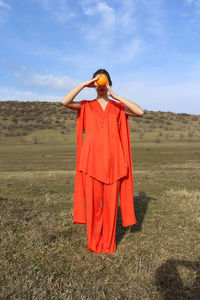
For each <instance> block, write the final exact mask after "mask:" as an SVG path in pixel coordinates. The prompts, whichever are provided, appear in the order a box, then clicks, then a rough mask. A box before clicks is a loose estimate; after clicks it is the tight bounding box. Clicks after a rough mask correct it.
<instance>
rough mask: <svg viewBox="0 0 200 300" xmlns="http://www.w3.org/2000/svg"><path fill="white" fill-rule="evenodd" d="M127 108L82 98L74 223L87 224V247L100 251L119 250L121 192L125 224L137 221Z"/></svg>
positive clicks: (113, 103)
mask: <svg viewBox="0 0 200 300" xmlns="http://www.w3.org/2000/svg"><path fill="white" fill-rule="evenodd" d="M124 107H125V105H124V104H123V103H119V102H116V101H113V100H110V101H109V102H108V103H107V106H106V108H105V110H103V108H102V107H101V104H100V103H99V102H98V101H97V100H96V99H95V100H92V101H88V100H82V101H81V109H80V110H79V111H78V112H77V119H76V137H77V153H76V176H75V185H74V201H73V208H74V221H73V222H74V224H86V223H87V237H88V248H89V249H90V250H91V251H94V252H96V253H99V252H102V251H103V252H106V253H110V252H114V251H115V249H116V246H115V231H116V220H117V207H118V194H119V193H120V207H121V215H122V224H123V226H130V225H134V224H136V219H135V212H134V204H133V174H132V156H131V146H130V134H129V120H128V115H126V114H125V110H124ZM84 130H85V137H84V141H83V131H84ZM102 197H103V208H102V207H101V205H102V202H101V200H102ZM85 202H86V203H85ZM102 225H103V234H101V227H102Z"/></svg>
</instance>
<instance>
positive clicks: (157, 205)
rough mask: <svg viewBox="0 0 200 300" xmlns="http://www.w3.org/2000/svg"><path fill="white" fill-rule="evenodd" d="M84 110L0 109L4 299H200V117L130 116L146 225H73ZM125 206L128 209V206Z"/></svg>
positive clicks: (17, 105)
mask: <svg viewBox="0 0 200 300" xmlns="http://www.w3.org/2000/svg"><path fill="white" fill-rule="evenodd" d="M75 119H76V112H75V111H70V110H68V109H66V108H65V107H64V106H63V105H62V104H60V103H48V102H17V101H7V102H6V101H5V102H0V130H1V135H0V142H1V146H0V171H1V173H0V245H1V247H0V299H80V300H81V299H95V300H96V299H99V300H101V299H109V300H110V299H136V300H150V299H164V300H182V299H193V300H197V299H200V297H199V295H200V234H199V232H200V230H199V228H200V226H199V225H200V214H199V212H200V209H199V207H200V184H199V182H200V168H199V163H200V115H189V114H175V113H171V112H151V111H145V114H144V116H143V117H141V118H133V117H129V122H130V132H131V145H132V155H133V176H134V203H135V211H136V218H137V224H136V225H134V226H130V227H122V222H121V214H120V206H119V210H118V220H117V233H116V239H117V251H116V252H115V253H112V254H105V253H100V254H95V253H92V252H90V251H89V250H88V249H87V240H86V225H74V224H73V209H72V208H73V202H72V200H73V187H74V176H75V171H74V170H75V154H76V144H75ZM119 203H120V202H119Z"/></svg>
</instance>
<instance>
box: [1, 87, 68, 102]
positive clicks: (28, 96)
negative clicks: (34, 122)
mask: <svg viewBox="0 0 200 300" xmlns="http://www.w3.org/2000/svg"><path fill="white" fill-rule="evenodd" d="M0 95H1V98H0V101H6V100H18V101H52V102H58V101H61V100H62V98H63V97H61V96H52V95H47V94H46V95H42V94H40V93H33V92H29V91H20V90H17V89H12V88H0Z"/></svg>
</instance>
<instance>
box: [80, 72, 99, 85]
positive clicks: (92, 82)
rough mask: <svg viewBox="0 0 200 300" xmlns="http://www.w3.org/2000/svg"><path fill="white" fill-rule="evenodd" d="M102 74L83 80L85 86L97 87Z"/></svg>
mask: <svg viewBox="0 0 200 300" xmlns="http://www.w3.org/2000/svg"><path fill="white" fill-rule="evenodd" d="M99 76H100V74H98V75H97V76H96V77H94V78H92V79H91V80H88V81H85V82H83V85H84V87H88V88H95V87H97V84H96V81H97V79H98V78H99Z"/></svg>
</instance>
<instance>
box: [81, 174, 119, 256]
mask: <svg viewBox="0 0 200 300" xmlns="http://www.w3.org/2000/svg"><path fill="white" fill-rule="evenodd" d="M82 174H83V187H84V192H85V199H86V215H87V241H88V244H87V247H88V249H89V250H90V251H93V252H95V253H100V252H105V253H112V252H115V251H116V238H115V236H116V225H117V212H118V198H119V190H120V180H116V181H114V182H113V183H111V184H106V183H103V182H101V181H99V180H97V179H95V178H93V177H91V176H89V175H88V174H86V173H82Z"/></svg>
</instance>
